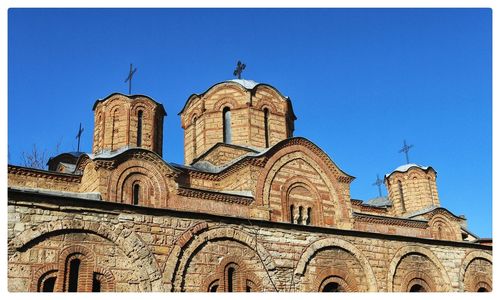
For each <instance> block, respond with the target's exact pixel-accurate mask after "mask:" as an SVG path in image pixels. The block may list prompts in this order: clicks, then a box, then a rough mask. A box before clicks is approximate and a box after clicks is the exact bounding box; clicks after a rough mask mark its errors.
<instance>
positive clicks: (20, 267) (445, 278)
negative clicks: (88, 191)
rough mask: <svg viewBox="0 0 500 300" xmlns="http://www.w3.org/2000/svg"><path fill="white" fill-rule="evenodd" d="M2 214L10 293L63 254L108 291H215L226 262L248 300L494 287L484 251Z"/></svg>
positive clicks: (260, 227)
mask: <svg viewBox="0 0 500 300" xmlns="http://www.w3.org/2000/svg"><path fill="white" fill-rule="evenodd" d="M8 212H9V214H8V216H9V219H8V243H9V249H8V250H9V257H8V268H9V270H8V287H9V291H12V292H15V291H30V290H33V288H35V289H36V282H37V281H38V278H37V277H36V276H41V272H42V271H44V270H48V269H50V268H57V263H55V262H57V261H59V260H60V259H61V257H60V256H61V255H63V254H64V253H63V251H61V249H65V248H67V247H71V246H82V247H84V248H85V249H88V252H89V254H88V255H89V256H93V257H94V258H95V260H94V261H95V264H96V266H100V267H101V268H102V269H101V270H100V271H101V272H103V273H106V271H109V273H111V274H112V276H108V277H109V278H112V281H113V282H114V287H112V289H113V290H115V291H136V290H139V291H206V290H207V288H208V287H209V286H208V285H209V284H210V282H219V284H221V286H222V285H223V283H221V282H222V281H223V280H224V279H223V277H224V274H223V271H221V264H222V265H224V264H225V263H233V264H235V265H237V266H238V270H239V272H240V273H238V274H239V275H238V276H239V277H237V278H243V279H244V280H245V281H244V282H248V284H250V285H252V289H253V290H254V291H257V290H260V291H275V290H279V291H317V290H318V289H319V288H320V287H321V286H322V284H323V285H324V284H325V282H328V281H329V280H330V281H331V280H333V281H335V280H337V282H340V283H341V284H343V285H344V288H345V289H346V290H351V291H399V290H404V289H405V288H407V287H408V284H410V283H411V282H413V281H412V280H413V279H415V278H417V279H418V278H424V279H425V280H426V281H427V282H426V284H427V286H428V288H429V289H430V290H432V291H463V290H464V289H472V288H476V287H482V286H489V287H490V288H491V286H492V285H491V261H492V260H491V247H489V246H481V245H477V244H470V243H453V242H443V241H433V240H426V239H414V238H408V237H400V236H394V235H380V234H372V233H362V232H357V231H343V230H334V229H325V228H322V229H321V228H315V227H310V226H301V225H290V224H288V225H286V224H282V225H280V224H276V223H272V222H259V221H252V222H250V221H248V220H245V219H237V218H236V219H232V218H224V217H217V216H212V217H211V216H209V215H203V214H196V213H178V212H174V211H168V210H157V209H147V208H138V207H133V206H127V205H123V204H113V203H104V202H102V203H99V202H92V201H85V200H75V199H72V200H69V199H64V198H61V199H51V198H45V199H41V198H40V197H39V196H34V195H30V194H23V193H10V195H9V204H8ZM90 252H91V254H90ZM415 267H417V269H418V270H420V272H421V273H423V274H424V275H422V274H414V273H412V272H413V271H414V270H415ZM44 268H45V269H44ZM40 270H42V271H40ZM42 273H43V272H42ZM57 274H60V273H57ZM243 279H242V280H243ZM217 280H221V281H217ZM242 282H243V281H242ZM110 286H111V285H110ZM110 289H111V288H110Z"/></svg>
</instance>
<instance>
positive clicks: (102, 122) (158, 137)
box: [92, 93, 167, 156]
mask: <svg viewBox="0 0 500 300" xmlns="http://www.w3.org/2000/svg"><path fill="white" fill-rule="evenodd" d="M93 111H94V141H93V145H92V153H93V154H99V153H103V152H114V151H118V150H121V149H125V148H144V149H148V150H151V151H153V152H155V153H157V154H158V155H160V156H162V145H163V118H164V117H165V116H166V115H167V114H166V112H165V109H164V107H163V105H162V104H160V103H158V102H156V101H154V100H153V99H151V98H149V97H147V96H144V95H123V94H119V93H115V94H111V95H109V96H108V97H106V98H104V99H102V100H97V101H96V102H95V104H94V107H93Z"/></svg>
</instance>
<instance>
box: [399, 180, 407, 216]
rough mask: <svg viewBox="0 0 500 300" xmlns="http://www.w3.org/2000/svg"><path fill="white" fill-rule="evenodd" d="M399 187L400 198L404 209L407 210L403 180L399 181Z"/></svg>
mask: <svg viewBox="0 0 500 300" xmlns="http://www.w3.org/2000/svg"><path fill="white" fill-rule="evenodd" d="M398 187H399V195H400V199H401V207H402V208H403V211H406V207H405V198H404V196H403V185H402V184H401V181H398Z"/></svg>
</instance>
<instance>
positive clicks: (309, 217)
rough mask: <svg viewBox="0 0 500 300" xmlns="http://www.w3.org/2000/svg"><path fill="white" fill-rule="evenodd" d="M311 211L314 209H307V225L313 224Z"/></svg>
mask: <svg viewBox="0 0 500 300" xmlns="http://www.w3.org/2000/svg"><path fill="white" fill-rule="evenodd" d="M311 210H312V209H311V208H310V207H308V208H307V219H306V225H309V224H311Z"/></svg>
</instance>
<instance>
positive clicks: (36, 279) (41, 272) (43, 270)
mask: <svg viewBox="0 0 500 300" xmlns="http://www.w3.org/2000/svg"><path fill="white" fill-rule="evenodd" d="M57 270H58V264H49V265H44V266H42V267H40V268H38V269H37V270H36V271H35V272H34V273H33V275H32V276H31V278H32V281H31V286H30V292H38V291H39V290H38V287H39V285H40V280H41V279H42V277H45V276H46V275H48V274H49V273H52V274H55V276H56V277H57ZM54 287H55V286H54Z"/></svg>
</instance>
